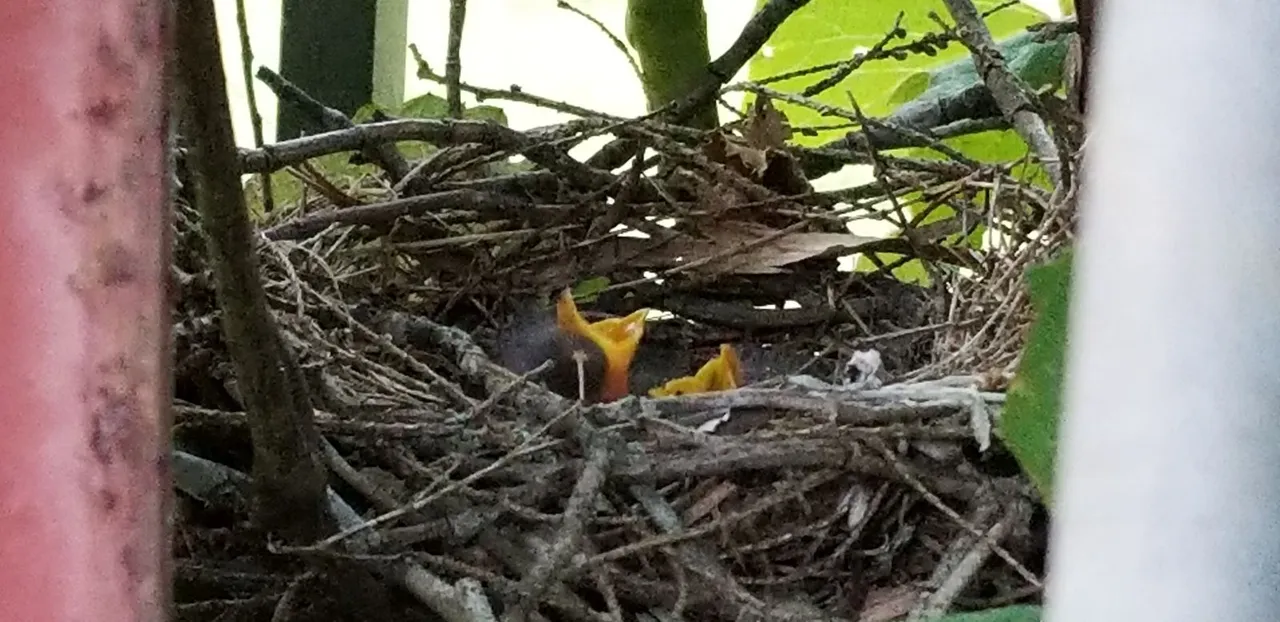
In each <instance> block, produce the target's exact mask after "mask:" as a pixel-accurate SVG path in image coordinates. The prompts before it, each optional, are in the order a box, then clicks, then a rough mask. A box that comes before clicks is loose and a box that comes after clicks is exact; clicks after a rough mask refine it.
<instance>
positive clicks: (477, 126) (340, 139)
mask: <svg viewBox="0 0 1280 622" xmlns="http://www.w3.org/2000/svg"><path fill="white" fill-rule="evenodd" d="M577 123H578V124H579V125H578V126H577V127H584V128H587V127H598V128H599V130H601V131H604V130H607V129H608V128H609V127H610V126H609V125H608V124H607V122H605V121H597V122H590V121H579V122H577ZM405 140H421V141H424V142H429V143H433V144H462V143H484V144H488V145H493V146H495V147H497V148H498V149H501V150H506V151H509V152H511V153H519V154H521V155H524V156H525V157H527V158H529V159H530V160H532V161H533V162H536V163H538V164H540V165H542V166H545V167H546V168H548V169H551V170H553V171H556V172H557V173H559V174H560V175H562V176H563V177H564V178H565V179H567V180H568V181H570V182H571V183H574V184H576V185H579V186H581V187H584V188H602V187H605V186H609V185H610V184H612V183H613V180H614V177H613V175H612V174H610V173H609V172H607V171H602V170H599V169H596V168H593V167H591V166H588V165H586V164H583V163H582V162H579V161H577V160H575V159H573V158H571V157H569V155H568V154H567V153H566V152H565V151H563V150H562V149H560V148H558V147H556V146H555V145H554V143H555V142H556V141H554V140H551V141H538V140H534V139H531V138H529V137H528V136H525V135H524V134H522V133H520V132H517V131H515V130H512V129H509V128H505V127H503V126H501V125H497V124H495V123H488V122H485V121H455V120H449V119H401V120H399V121H383V122H381V123H366V124H361V125H357V126H354V127H348V128H344V129H340V130H334V131H330V132H326V133H324V134H316V135H313V136H305V137H302V138H295V139H292V140H286V141H284V142H280V143H276V144H274V145H270V146H266V147H263V148H262V149H255V150H244V151H241V152H240V167H239V168H240V172H242V173H259V172H262V171H270V170H275V169H278V168H282V167H285V166H289V165H291V164H296V163H298V162H301V161H303V160H309V159H311V158H315V157H319V156H322V155H328V154H330V153H339V152H342V151H356V150H363V149H368V148H371V146H373V145H384V146H385V145H386V143H393V142H397V141H405ZM408 170H409V169H408V168H407V167H406V169H405V172H406V173H407V172H408Z"/></svg>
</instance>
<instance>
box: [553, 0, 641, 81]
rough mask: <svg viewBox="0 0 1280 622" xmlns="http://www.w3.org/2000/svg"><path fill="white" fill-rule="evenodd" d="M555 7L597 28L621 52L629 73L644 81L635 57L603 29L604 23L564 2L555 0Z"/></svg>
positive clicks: (606, 29) (616, 37)
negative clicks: (575, 15)
mask: <svg viewBox="0 0 1280 622" xmlns="http://www.w3.org/2000/svg"><path fill="white" fill-rule="evenodd" d="M556 7H557V8H560V9H564V10H566V11H570V12H572V13H575V14H577V15H578V16H579V17H581V18H583V19H585V20H587V21H589V22H591V24H592V25H594V26H595V27H596V28H598V29H599V30H600V32H603V33H604V36H606V37H608V38H609V41H611V42H612V43H613V47H616V48H618V51H619V52H622V56H623V58H626V59H627V64H629V65H631V71H632V72H633V73H634V74H635V76H636V80H643V79H644V72H643V71H641V70H640V64H639V63H637V62H636V59H635V57H634V56H632V55H631V50H630V49H629V48H627V44H625V43H623V42H622V39H619V38H618V35H615V34H613V32H612V31H610V30H609V29H608V28H607V27H605V25H604V23H602V22H601V21H600V20H598V19H596V18H595V17H594V16H592V15H591V14H590V13H587V12H586V11H583V10H582V9H579V8H578V7H575V6H573V5H572V4H569V3H568V2H565V0H557V1H556Z"/></svg>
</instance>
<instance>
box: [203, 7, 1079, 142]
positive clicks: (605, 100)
mask: <svg viewBox="0 0 1280 622" xmlns="http://www.w3.org/2000/svg"><path fill="white" fill-rule="evenodd" d="M245 4H246V7H247V9H246V10H247V14H248V22H249V39H250V46H251V47H252V51H253V55H254V59H255V63H256V64H262V65H266V66H268V67H271V68H273V69H274V68H277V67H278V59H279V55H280V5H281V3H280V0H245ZM572 4H573V6H575V7H576V8H578V9H580V10H582V11H584V12H586V13H588V14H590V15H592V16H593V17H595V18H596V19H598V20H600V21H601V22H602V23H603V24H604V25H605V26H606V27H607V28H608V29H609V30H610V31H612V32H613V33H614V34H615V35H617V36H619V37H620V38H621V37H623V22H624V14H625V11H626V4H627V3H626V0H573V2H572ZM755 4H756V3H755V2H754V1H753V0H706V2H705V6H706V11H707V37H708V40H709V44H710V48H711V56H712V58H714V57H716V56H718V55H719V54H721V53H722V52H724V50H725V49H727V48H728V47H729V45H730V44H731V43H733V40H734V39H735V38H736V37H737V36H738V33H739V32H740V31H741V30H742V26H743V24H745V23H746V22H747V20H748V19H750V17H751V14H752V11H753V9H754V8H755ZM1027 4H1030V5H1032V6H1034V7H1036V8H1037V9H1040V10H1041V11H1043V12H1045V13H1047V14H1048V15H1050V16H1057V15H1059V14H1060V13H1059V11H1058V4H1057V0H1030V1H1028V2H1027ZM216 7H217V11H218V28H219V31H220V32H221V33H222V54H223V62H224V63H225V66H226V68H227V88H228V91H229V93H230V97H231V113H232V121H233V123H234V125H235V132H236V140H237V141H238V142H239V143H240V144H241V145H242V146H250V145H252V144H253V138H252V136H253V134H252V132H251V126H250V122H249V108H248V104H247V100H246V97H245V84H244V76H243V72H242V71H241V68H240V67H241V52H240V39H239V34H238V32H237V29H236V20H235V7H236V3H235V0H216ZM448 29H449V2H448V0H409V20H408V41H409V43H414V44H417V46H418V49H419V50H421V51H422V53H423V55H424V56H425V57H426V60H427V62H429V63H431V65H432V67H433V68H435V69H436V70H437V71H443V68H444V57H445V46H446V41H447V37H448ZM415 71H416V67H415V66H414V65H413V61H412V59H410V60H409V61H407V62H406V65H405V95H406V97H413V96H414V95H419V94H422V93H424V92H426V91H428V90H431V89H432V88H433V87H434V88H436V90H439V89H438V87H435V85H433V84H431V83H427V82H424V81H422V80H419V79H418V78H417V77H416V76H415V75H414V74H415ZM462 77H463V80H465V81H466V82H468V83H471V84H475V85H477V86H485V87H490V88H506V87H509V86H511V85H513V84H518V85H520V87H521V88H522V89H524V90H525V91H526V92H529V93H533V94H537V95H541V96H544V97H549V98H551V99H556V100H560V101H567V102H572V103H574V104H576V105H579V106H583V107H586V108H590V109H594V110H598V111H601V112H607V113H610V114H614V115H619V116H634V115H640V114H643V113H644V96H643V93H642V91H641V89H640V84H639V82H638V81H637V80H636V77H635V75H634V73H633V72H632V71H631V68H630V66H629V65H628V64H627V61H626V58H625V57H624V56H623V55H622V53H621V52H620V51H619V50H618V49H617V48H616V47H614V45H613V44H612V43H611V42H610V41H609V40H608V39H607V38H606V37H605V36H604V35H603V34H602V33H601V32H600V31H599V30H598V29H597V28H596V27H595V26H594V25H592V24H591V23H589V22H587V20H585V19H583V18H582V17H580V16H578V15H575V14H574V13H572V12H570V11H567V10H564V9H560V8H557V7H556V0H472V1H471V2H469V3H468V5H467V21H466V28H465V31H464V36H463V42H462ZM741 77H743V76H741V75H740V76H739V78H741ZM254 93H255V95H256V97H257V100H258V106H259V109H260V111H261V113H262V116H263V123H264V128H265V135H266V137H267V140H268V141H269V140H271V137H273V136H274V135H275V109H276V98H275V96H274V95H272V93H271V90H270V89H268V88H266V87H265V86H263V85H262V84H260V83H259V84H257V85H256V86H255V88H254ZM740 98H741V95H740V94H736V95H735V98H733V99H730V100H729V101H730V102H733V103H737V101H736V100H738V99H740ZM495 103H497V102H495ZM500 105H501V106H502V108H503V109H504V110H505V111H506V113H507V118H508V119H509V121H510V123H511V126H512V128H514V129H518V130H519V129H528V128H531V127H537V126H540V125H548V124H552V123H557V122H559V121H563V120H565V119H567V118H569V117H568V115H564V114H561V113H558V112H554V111H551V110H546V109H542V108H537V107H534V106H530V105H527V104H520V103H510V102H501V103H500Z"/></svg>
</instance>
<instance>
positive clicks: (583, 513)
mask: <svg viewBox="0 0 1280 622" xmlns="http://www.w3.org/2000/svg"><path fill="white" fill-rule="evenodd" d="M610 444H611V442H610V435H608V434H598V435H596V438H595V439H593V441H592V444H591V446H590V447H588V448H587V460H586V463H585V464H584V465H583V467H582V475H581V476H580V477H579V478H578V483H577V485H576V486H575V487H574V489H573V494H572V495H570V496H569V501H568V502H567V503H566V504H565V511H564V519H563V521H562V522H561V524H560V531H559V533H558V534H557V535H556V539H555V542H554V543H552V544H551V546H550V547H549V548H548V550H547V553H546V555H545V556H543V558H542V559H541V560H539V561H538V563H536V564H534V566H533V568H531V569H530V570H529V572H528V574H526V575H525V577H524V580H522V581H521V582H520V588H521V590H520V591H521V593H522V598H521V599H520V602H519V603H518V604H517V605H516V610H515V611H514V612H512V617H511V618H510V619H511V620H512V621H513V622H523V620H524V619H525V618H526V617H527V616H528V614H529V612H531V611H533V610H534V609H535V608H536V607H537V604H538V601H540V600H541V599H542V593H543V591H544V590H546V588H547V583H548V581H550V580H552V578H553V576H554V575H555V574H556V573H557V572H558V571H559V570H560V569H561V568H563V567H564V565H565V562H567V561H568V560H569V557H570V556H572V555H573V554H574V553H575V552H577V551H578V550H579V549H580V546H581V541H582V537H583V533H582V532H583V526H584V523H585V520H586V518H587V516H588V514H589V513H591V511H592V510H593V509H594V507H595V503H596V499H597V497H598V496H599V495H600V490H601V488H602V487H603V486H604V483H605V479H606V475H607V473H608V468H609V462H610V460H611V459H612V457H613V451H611V448H610Z"/></svg>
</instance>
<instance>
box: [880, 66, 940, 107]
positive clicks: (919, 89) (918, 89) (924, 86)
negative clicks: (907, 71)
mask: <svg viewBox="0 0 1280 622" xmlns="http://www.w3.org/2000/svg"><path fill="white" fill-rule="evenodd" d="M932 78H933V76H932V75H930V73H929V72H927V71H917V72H915V73H913V74H911V75H909V76H907V77H906V79H904V80H903V81H902V82H899V83H898V86H896V87H894V89H893V92H892V93H890V94H889V105H890V106H901V105H902V104H905V103H907V102H909V101H911V100H913V99H916V98H918V97H920V96H921V95H924V93H925V91H928V90H929V82H930V81H931V80H932Z"/></svg>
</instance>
